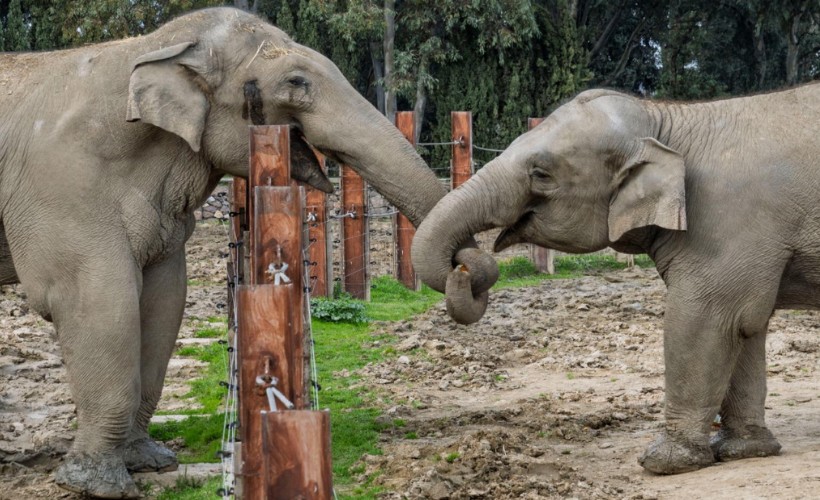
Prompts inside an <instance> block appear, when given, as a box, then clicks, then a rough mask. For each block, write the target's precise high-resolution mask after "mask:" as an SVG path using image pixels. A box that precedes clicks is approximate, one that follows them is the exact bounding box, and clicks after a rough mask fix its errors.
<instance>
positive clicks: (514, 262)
mask: <svg viewBox="0 0 820 500" xmlns="http://www.w3.org/2000/svg"><path fill="white" fill-rule="evenodd" d="M635 265H636V266H639V267H654V266H655V263H654V262H652V259H650V258H649V256H647V255H645V254H641V255H636V256H635ZM619 269H626V263H625V262H618V260H617V259H616V258H615V256H613V255H607V254H600V253H594V254H583V255H563V256H561V257H556V258H555V274H544V273H539V272H538V270H537V269H536V268H535V265H534V264H533V263H532V262H531V261H530V260H529V259H528V258H526V257H513V258H511V259H507V260H502V261H500V262H499V263H498V271H499V277H498V282H497V283H496V284H495V285H494V286H493V288H494V289H501V288H519V287H525V286H533V285H539V284H541V283H543V282H544V281H546V280H551V279H569V278H579V277H581V276H583V275H585V274H595V273H600V272H607V271H616V270H619Z"/></svg>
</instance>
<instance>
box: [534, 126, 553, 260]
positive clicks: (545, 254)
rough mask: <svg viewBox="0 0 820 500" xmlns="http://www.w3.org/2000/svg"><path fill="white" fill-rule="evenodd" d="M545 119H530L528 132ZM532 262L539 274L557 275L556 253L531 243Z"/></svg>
mask: <svg viewBox="0 0 820 500" xmlns="http://www.w3.org/2000/svg"><path fill="white" fill-rule="evenodd" d="M542 121H544V119H543V118H528V119H527V130H532V129H534V128H535V127H537V126H538V124H539V123H541V122H542ZM530 260H531V261H532V263H533V264H535V268H536V269H538V272H539V273H547V274H555V251H554V250H549V249H547V248H543V247H539V246H538V245H534V244H532V243H530Z"/></svg>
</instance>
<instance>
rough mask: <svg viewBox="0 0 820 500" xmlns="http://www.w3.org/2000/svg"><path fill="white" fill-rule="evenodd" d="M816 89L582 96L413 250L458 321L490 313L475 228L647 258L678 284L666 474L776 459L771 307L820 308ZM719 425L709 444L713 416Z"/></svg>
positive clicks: (669, 334)
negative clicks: (461, 256)
mask: <svg viewBox="0 0 820 500" xmlns="http://www.w3.org/2000/svg"><path fill="white" fill-rule="evenodd" d="M818 133H820V84H811V85H806V86H803V87H799V88H795V89H791V90H786V91H781V92H775V93H770V94H765V95H759V96H754V97H746V98H737V99H728V100H722V101H716V102H708V103H700V104H674V103H662V102H653V101H647V100H639V99H636V98H633V97H630V96H626V95H623V94H619V93H616V92H612V91H605V90H592V91H587V92H584V93H582V94H580V95H579V96H578V97H576V98H575V99H574V100H572V101H571V102H569V103H568V104H566V105H564V106H561V107H560V108H558V109H557V110H556V111H555V112H554V113H552V114H551V115H550V116H549V117H548V118H547V119H546V120H545V121H544V122H543V123H542V124H541V125H540V126H538V127H536V128H535V129H533V130H532V131H530V132H528V133H526V134H524V135H522V136H520V137H519V138H518V139H516V140H515V141H514V142H513V143H512V144H511V145H510V146H509V148H507V149H506V151H504V152H503V154H501V155H500V156H499V157H498V158H497V159H495V160H494V161H493V162H491V163H490V164H488V165H487V166H485V167H484V168H483V169H481V170H480V171H479V172H478V174H477V175H475V176H474V177H473V178H472V179H470V180H469V181H468V182H466V183H465V184H463V185H462V186H461V187H460V188H459V189H456V190H455V191H453V192H452V193H450V194H449V195H447V196H446V197H445V198H444V199H443V200H442V201H441V202H440V203H439V204H438V205H437V206H436V207H435V208H434V209H433V211H432V212H431V213H430V214H429V215H428V217H427V218H426V219H425V221H424V222H423V223H422V224H421V226H420V227H419V230H418V232H417V233H416V237H415V240H414V243H413V247H412V256H413V263H414V265H415V268H416V271H417V272H418V273H419V275H420V277H421V279H422V280H423V281H424V282H426V283H427V284H428V285H430V286H431V287H433V288H435V289H437V290H441V291H444V290H446V293H447V300H448V310H449V311H450V313H451V315H453V316H454V318H456V319H457V320H458V321H461V322H464V323H469V322H472V321H476V320H477V319H478V318H480V317H481V314H482V313H483V308H484V306H485V304H486V302H485V296H484V295H483V294H482V293H480V292H482V291H483V290H485V289H486V287H487V286H488V283H482V284H481V286H482V288H481V289H480V290H478V291H476V290H475V289H472V290H471V285H470V282H469V281H470V278H469V274H470V269H469V268H466V267H465V266H461V265H459V266H457V267H456V268H455V269H452V267H453V266H452V256H453V254H454V253H455V252H456V250H457V249H458V248H459V246H460V244H461V242H463V241H465V239H466V238H468V237H469V236H470V235H472V234H475V233H477V232H479V231H484V230H487V229H490V228H494V227H502V228H504V230H503V231H502V233H501V234H500V235H499V236H498V239H497V240H496V242H495V250H496V251H500V250H502V249H504V248H507V247H509V246H510V245H513V244H515V243H521V242H530V243H535V244H537V245H541V246H544V247H547V248H554V249H557V250H561V251H564V252H571V253H583V252H592V251H596V250H600V249H603V248H605V247H612V248H614V249H615V250H617V251H619V252H625V253H647V254H649V256H650V257H651V258H652V259H653V260H654V261H655V263H656V264H657V270H658V272H659V273H660V275H661V277H662V278H663V280H664V281H665V283H666V285H667V290H668V292H667V304H666V313H665V318H664V320H665V325H664V331H665V333H664V359H665V364H666V373H665V383H666V401H665V416H666V421H665V428H664V431H663V432H662V434H661V436H660V437H659V438H658V439H657V440H656V441H655V442H654V443H653V444H652V445H651V446H650V447H649V448H648V449H647V450H646V452H645V453H644V454H643V456H642V457H641V458H640V460H639V462H640V463H641V465H642V466H643V467H644V468H646V469H648V470H650V471H652V472H656V473H661V474H675V473H680V472H686V471H692V470H695V469H698V468H701V467H704V466H707V465H709V464H712V463H714V462H715V460H733V459H740V458H746V457H760V456H767V455H776V454H777V453H778V452H779V450H780V444H779V443H778V442H777V440H776V439H775V438H774V436H773V435H772V434H771V432H770V431H769V430H768V429H767V428H766V423H765V420H764V402H765V399H766V360H765V338H766V330H767V327H768V322H769V318H770V316H771V315H772V313H773V311H774V310H775V309H788V308H801V309H804V308H817V307H818V306H820V195H819V193H820V141H818ZM717 414H720V415H721V417H722V426H721V429H720V431H719V432H718V433H717V434H716V435H715V436H713V437H712V438H711V441H710V433H709V431H710V424H711V423H712V422H713V420H714V418H715V416H716V415H717Z"/></svg>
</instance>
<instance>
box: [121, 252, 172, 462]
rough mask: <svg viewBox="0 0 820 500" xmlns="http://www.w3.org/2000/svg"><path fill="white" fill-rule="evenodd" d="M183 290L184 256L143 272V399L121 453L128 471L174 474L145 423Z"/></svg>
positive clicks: (158, 391) (153, 407) (167, 452)
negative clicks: (167, 472)
mask: <svg viewBox="0 0 820 500" xmlns="http://www.w3.org/2000/svg"><path fill="white" fill-rule="evenodd" d="M186 288H187V286H186V272H185V252H184V251H180V252H178V253H177V254H175V255H173V256H171V257H170V258H168V259H167V260H165V261H163V262H161V263H159V264H156V265H153V266H151V267H148V268H146V269H145V270H144V271H143V288H142V296H141V297H140V314H141V318H142V320H141V325H142V352H141V357H140V372H141V380H142V394H141V397H140V406H139V410H138V411H137V415H136V418H135V419H134V426H133V428H132V429H131V433H130V435H129V436H128V442H127V443H126V445H125V449H124V451H123V458H124V460H125V465H126V467H128V470H130V471H132V472H149V471H160V472H166V471H171V470H176V468H177V467H178V465H179V463H178V462H177V458H176V455H175V454H174V452H173V451H171V450H169V449H168V448H166V447H165V446H162V445H160V444H159V443H157V442H156V441H154V440H153V439H151V438H150V437H149V436H148V423H149V422H150V420H151V417H152V416H153V415H154V411H155V410H156V408H157V404H158V403H159V398H160V396H161V395H162V385H163V382H164V381H165V371H166V370H167V368H168V361H169V360H170V358H171V354H172V352H173V350H174V345H175V343H176V338H177V334H178V333H179V327H180V324H181V323H182V313H183V310H184V308H185V293H186Z"/></svg>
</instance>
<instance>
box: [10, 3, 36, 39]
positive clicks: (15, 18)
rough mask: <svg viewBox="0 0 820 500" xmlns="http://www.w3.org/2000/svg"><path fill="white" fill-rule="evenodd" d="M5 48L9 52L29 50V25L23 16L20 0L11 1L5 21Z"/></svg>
mask: <svg viewBox="0 0 820 500" xmlns="http://www.w3.org/2000/svg"><path fill="white" fill-rule="evenodd" d="M5 48H6V49H7V50H11V51H26V50H31V41H30V40H29V24H28V22H27V20H26V16H25V15H24V14H23V8H22V5H21V4H20V0H11V2H10V3H9V13H8V17H7V19H6V32H5Z"/></svg>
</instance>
